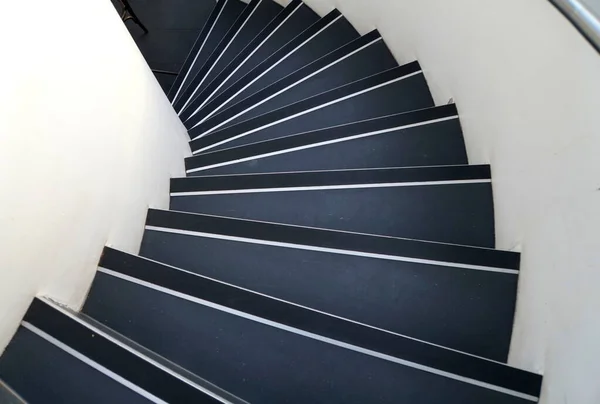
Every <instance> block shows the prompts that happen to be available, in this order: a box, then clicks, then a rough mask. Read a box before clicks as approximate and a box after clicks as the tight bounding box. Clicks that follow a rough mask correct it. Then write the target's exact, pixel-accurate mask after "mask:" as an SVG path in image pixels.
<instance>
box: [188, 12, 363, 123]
mask: <svg viewBox="0 0 600 404" xmlns="http://www.w3.org/2000/svg"><path fill="white" fill-rule="evenodd" d="M358 37H359V35H358V33H357V32H356V30H355V29H354V28H353V27H352V25H351V24H350V23H349V22H348V21H347V20H346V19H345V18H344V17H342V16H341V15H340V13H339V12H338V11H337V10H334V11H332V12H330V13H329V14H327V15H326V16H325V17H323V18H321V19H320V20H319V21H317V22H316V23H315V24H313V25H311V26H310V27H309V28H307V29H306V30H305V31H303V32H302V33H301V34H300V35H298V36H297V37H295V38H294V39H292V40H291V41H290V42H288V43H287V44H286V45H285V46H283V47H282V48H280V49H279V50H278V51H277V52H275V53H274V54H272V55H271V56H270V57H269V58H267V59H266V60H264V61H263V62H262V63H261V64H260V65H258V66H256V67H255V68H254V69H252V70H251V71H250V72H248V73H247V74H246V75H244V77H242V78H240V79H239V80H238V81H236V82H235V83H233V84H232V85H231V86H230V87H228V88H227V90H225V91H223V92H222V93H221V94H220V95H218V96H216V97H214V98H212V99H211V100H210V102H209V103H207V104H206V105H204V106H203V107H202V109H200V110H199V109H198V108H199V107H200V105H202V103H203V100H200V99H196V100H194V101H193V102H191V103H190V104H189V105H188V106H187V107H186V108H185V110H184V111H183V112H182V113H181V114H180V117H181V120H182V121H184V123H185V125H186V127H187V128H191V127H193V126H194V125H195V124H196V123H198V122H200V121H201V120H202V119H203V118H204V117H206V116H207V115H208V114H209V113H210V112H212V111H214V110H215V109H217V108H219V107H221V105H224V106H226V105H228V104H230V105H233V104H232V103H235V102H237V101H239V100H242V99H244V98H246V97H247V96H249V95H252V94H254V93H255V92H257V91H259V90H261V89H263V88H264V87H266V86H268V85H270V84H273V83H274V82H276V81H278V80H280V79H282V78H283V77H285V76H287V75H289V74H291V73H293V72H294V71H296V70H298V69H300V68H302V67H303V66H306V65H307V64H309V63H312V62H314V61H315V60H317V59H319V58H320V57H322V56H324V55H326V54H328V53H330V52H332V51H334V50H335V49H337V48H339V47H340V46H343V45H345V44H347V43H348V42H351V41H353V40H354V39H356V38H358ZM192 115H193V116H192Z"/></svg>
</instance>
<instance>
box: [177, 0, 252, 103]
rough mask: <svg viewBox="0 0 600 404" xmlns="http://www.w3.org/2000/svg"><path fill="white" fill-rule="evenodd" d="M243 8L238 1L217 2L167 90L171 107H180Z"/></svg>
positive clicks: (224, 0) (242, 4)
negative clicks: (197, 76)
mask: <svg viewBox="0 0 600 404" xmlns="http://www.w3.org/2000/svg"><path fill="white" fill-rule="evenodd" d="M245 7H246V4H245V3H243V2H241V1H240V0H222V1H219V2H217V4H216V5H215V8H214V9H213V12H212V13H211V15H210V17H209V19H208V21H207V22H206V24H205V25H204V27H203V28H202V31H201V32H200V34H199V35H198V38H197V40H196V42H195V43H194V46H193V47H192V49H191V51H190V54H189V55H188V57H187V58H186V61H185V62H184V64H183V66H182V68H181V71H180V74H178V75H177V78H176V81H175V82H174V83H173V86H172V88H171V90H169V100H171V102H172V103H173V105H181V102H182V101H181V97H182V96H183V94H184V93H185V91H186V90H187V88H188V87H189V86H190V84H191V83H192V81H193V80H194V78H195V77H196V74H197V73H198V72H199V71H200V70H201V69H202V67H203V66H204V65H205V64H206V62H207V61H208V59H209V58H210V56H211V55H212V53H213V52H214V51H215V49H216V48H217V46H218V45H219V44H220V43H221V40H222V39H223V37H224V36H225V35H226V34H227V31H229V29H230V28H231V26H232V25H233V24H234V23H235V21H236V20H237V19H238V17H239V16H240V14H241V13H242V12H243V11H244V8H245ZM176 95H177V98H176V97H175V96H176Z"/></svg>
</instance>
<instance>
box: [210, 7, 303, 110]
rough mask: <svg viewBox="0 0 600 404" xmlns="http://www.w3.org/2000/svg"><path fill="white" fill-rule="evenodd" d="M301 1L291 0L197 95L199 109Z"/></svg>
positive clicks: (275, 30)
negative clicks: (199, 102)
mask: <svg viewBox="0 0 600 404" xmlns="http://www.w3.org/2000/svg"><path fill="white" fill-rule="evenodd" d="M302 4H303V3H302V1H301V0H293V1H292V2H291V3H290V4H288V5H287V6H286V7H285V8H284V9H283V10H281V12H280V13H279V14H278V15H277V16H276V17H275V18H274V19H273V20H271V22H270V23H269V24H268V25H267V26H266V27H265V28H264V29H263V30H262V31H261V32H259V34H258V35H257V36H256V37H254V39H252V41H250V43H249V44H248V45H247V46H246V47H244V49H242V51H241V52H240V53H238V54H237V56H236V57H235V58H234V59H233V60H232V61H231V62H230V63H229V64H228V65H227V66H225V68H224V69H223V70H222V71H221V72H220V73H219V74H218V75H217V76H216V77H215V78H214V79H213V80H212V81H211V82H210V83H209V84H208V85H207V86H206V87H205V88H204V89H203V90H202V91H201V92H200V94H198V98H200V99H202V100H203V102H202V103H201V104H200V106H199V108H202V107H203V106H204V105H205V104H206V103H208V102H209V101H210V100H211V99H212V97H213V96H214V95H215V94H216V93H217V92H218V91H219V90H220V89H221V87H223V86H224V85H225V84H226V83H227V82H228V81H229V79H230V78H231V77H232V76H233V75H234V74H235V73H236V72H237V71H238V70H239V69H240V68H241V67H242V66H243V65H244V63H246V62H247V61H248V60H249V59H250V58H251V57H252V55H254V54H255V53H256V52H258V50H259V49H260V47H261V46H262V45H264V44H265V42H267V41H268V40H269V38H271V37H272V36H273V35H277V31H278V30H279V29H280V28H281V27H282V26H283V25H284V24H285V23H286V22H287V21H288V19H290V18H291V17H292V16H293V15H294V13H295V12H296V11H297V10H298V9H299V8H300V7H301V6H302Z"/></svg>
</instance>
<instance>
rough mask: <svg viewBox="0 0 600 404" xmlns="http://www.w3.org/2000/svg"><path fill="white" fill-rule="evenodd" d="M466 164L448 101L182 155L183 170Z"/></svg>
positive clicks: (457, 123)
mask: <svg viewBox="0 0 600 404" xmlns="http://www.w3.org/2000/svg"><path fill="white" fill-rule="evenodd" d="M457 164H467V154H466V150H465V145H464V139H463V136H462V130H461V127H460V121H459V119H458V112H457V110H456V106H455V105H453V104H450V105H444V106H441V107H434V108H427V109H423V110H419V111H411V112H407V113H403V114H396V115H390V116H387V117H383V118H377V119H371V120H366V121H362V122H355V123H352V124H348V125H341V126H336V127H332V128H326V129H320V130H315V131H311V132H306V133H302V134H298V135H292V136H285V137H282V138H278V139H274V140H269V141H264V142H257V143H253V144H249V145H246V146H240V147H234V148H230V149H226V150H221V151H214V152H207V153H201V154H199V155H197V156H193V157H189V158H186V159H185V165H186V169H187V172H188V175H214V174H240V173H261V172H263V173H264V172H284V171H288V172H289V171H310V170H341V169H358V168H385V167H404V166H430V165H457Z"/></svg>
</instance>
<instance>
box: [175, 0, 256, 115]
mask: <svg viewBox="0 0 600 404" xmlns="http://www.w3.org/2000/svg"><path fill="white" fill-rule="evenodd" d="M259 1H260V0H252V1H251V2H250V4H248V5H246V4H245V3H242V2H241V1H240V0H228V4H227V5H226V7H227V6H228V5H229V2H237V4H236V7H239V5H240V4H242V5H243V6H244V8H243V10H242V11H241V12H240V13H239V14H238V17H237V18H236V19H235V21H234V22H233V23H232V24H231V25H230V26H229V29H228V30H227V33H225V34H224V35H223V36H222V37H221V40H220V41H219V43H218V45H217V46H216V47H215V48H214V50H213V51H212V53H211V54H210V56H209V57H208V58H207V59H206V62H205V63H204V65H202V66H201V67H200V68H198V69H196V68H194V75H193V76H192V79H191V80H190V83H189V85H188V86H187V88H186V89H185V90H184V91H182V92H181V94H180V96H179V97H178V99H177V100H176V101H175V102H174V103H173V107H174V108H175V110H176V111H178V112H179V111H181V109H182V108H183V106H184V105H186V103H187V101H188V100H189V99H190V98H192V97H194V96H195V95H196V94H197V93H198V91H199V87H200V86H201V85H204V84H205V78H206V75H207V74H208V73H209V72H210V70H211V69H212V67H213V66H214V64H215V63H217V61H218V59H219V58H220V57H221V55H222V54H223V52H225V50H226V48H227V46H228V45H229V44H230V43H231V41H233V40H234V38H235V36H236V35H237V34H238V32H239V31H240V30H241V29H242V27H243V25H244V23H245V22H246V21H247V20H248V18H249V17H250V15H251V14H252V11H253V10H254V9H255V8H256V6H257V5H258V2H259ZM231 6H233V4H231ZM224 11H225V10H224Z"/></svg>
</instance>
